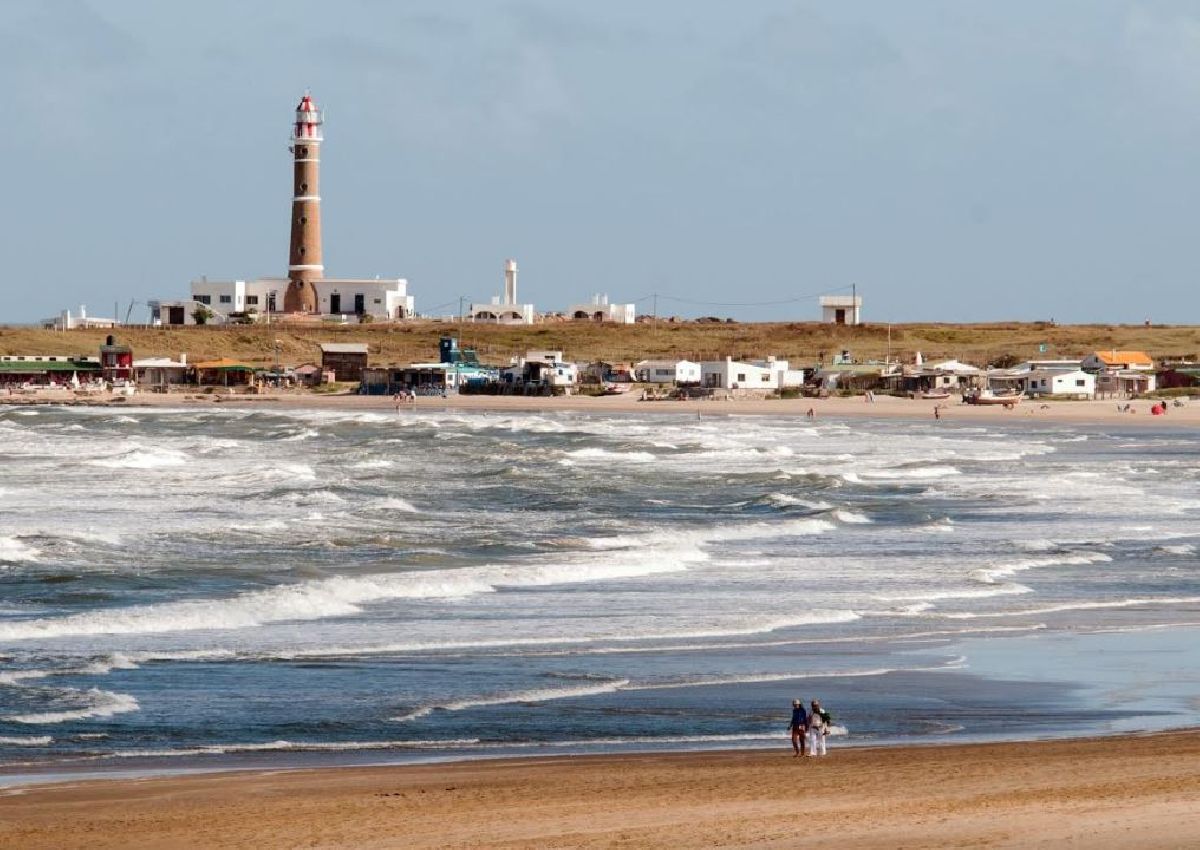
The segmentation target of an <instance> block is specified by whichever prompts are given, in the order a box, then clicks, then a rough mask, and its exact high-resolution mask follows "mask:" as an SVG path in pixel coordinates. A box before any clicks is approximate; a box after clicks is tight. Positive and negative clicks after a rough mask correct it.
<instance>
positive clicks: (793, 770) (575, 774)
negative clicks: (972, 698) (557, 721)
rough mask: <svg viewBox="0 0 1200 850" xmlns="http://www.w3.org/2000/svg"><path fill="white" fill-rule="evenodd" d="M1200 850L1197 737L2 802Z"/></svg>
mask: <svg viewBox="0 0 1200 850" xmlns="http://www.w3.org/2000/svg"><path fill="white" fill-rule="evenodd" d="M1198 845H1200V733H1196V732H1178V733H1163V734H1156V735H1147V736H1133V737H1130V736H1125V737H1120V738H1117V737H1114V738H1102V739H1089V740H1077V741H1065V742H1039V743H1010V744H981V745H960V746H936V747H906V748H899V747H897V748H879V749H844V750H836V751H833V752H832V753H831V755H830V756H829V757H827V758H826V759H794V758H792V757H791V753H790V751H789V750H788V749H787V747H786V742H782V741H781V747H780V749H779V750H778V751H769V752H766V751H754V752H726V753H700V754H671V755H635V756H585V757H576V758H552V759H519V760H518V759H509V760H496V761H476V762H460V763H455V764H438V765H423V766H415V767H412V766H410V767H393V768H387V767H376V768H341V769H323V770H302V771H287V772H259V773H235V774H215V775H200V776H187V777H177V778H161V779H147V780H137V781H132V780H112V781H103V782H86V783H79V784H70V785H58V786H46V787H41V788H31V789H28V790H27V791H25V793H20V794H17V795H13V796H6V797H3V798H0V846H3V847H21V848H28V850H37V849H38V848H55V850H70V848H90V850H99V848H118V847H120V848H128V847H139V848H200V847H203V848H234V847H239V848H240V847H253V848H256V850H267V849H268V848H284V847H287V848H292V847H318V848H363V849H364V850H366V849H367V848H401V847H404V848H434V847H472V848H475V847H488V848H548V847H586V848H601V847H620V848H650V847H671V848H681V847H738V848H790V847H804V848H848V847H856V848H857V847H869V848H897V847H909V848H917V847H947V848H948V847H1020V848H1037V847H1047V848H1048V847H1080V848H1089V850H1095V848H1118V847H1138V848H1183V847H1195V846H1198Z"/></svg>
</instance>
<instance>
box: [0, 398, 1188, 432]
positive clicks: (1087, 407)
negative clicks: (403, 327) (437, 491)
mask: <svg viewBox="0 0 1200 850" xmlns="http://www.w3.org/2000/svg"><path fill="white" fill-rule="evenodd" d="M73 401H74V399H73V397H72V396H71V395H70V394H69V393H62V394H60V395H58V396H56V395H53V394H51V393H45V394H43V395H42V396H41V397H32V396H9V397H0V404H20V405H27V404H47V403H49V404H53V403H59V404H62V403H72V402H73ZM80 403H83V404H99V405H109V404H111V405H112V406H114V407H118V406H119V407H130V408H132V407H179V406H193V405H206V406H213V407H217V406H226V405H230V406H238V407H250V408H254V409H272V408H285V407H287V408H307V409H316V410H321V409H330V410H388V411H395V410H396V404H395V402H393V401H392V399H391V398H390V397H388V396H360V395H348V394H346V395H341V394H339V395H332V394H329V395H326V394H319V393H277V394H271V393H268V394H263V395H253V396H246V395H240V394H239V395H222V394H212V395H186V394H179V393H176V394H170V395H156V394H151V393H146V394H141V395H137V396H134V397H132V398H130V399H127V400H121V401H112V400H111V399H107V398H95V399H89V400H86V401H82V402H80ZM1126 403H1128V404H1129V405H1130V407H1131V408H1132V410H1133V412H1131V413H1128V412H1122V411H1121V410H1120V408H1123V407H1124V406H1125V405H1126ZM1152 404H1153V402H1151V401H1149V400H1137V401H1131V402H1126V401H1124V400H1121V401H1117V400H1103V401H1102V400H1096V401H1030V400H1028V399H1026V400H1025V401H1023V402H1022V403H1021V404H1019V405H1017V406H1016V407H1015V408H1013V409H1011V410H1006V409H1005V408H1004V407H1002V406H974V405H967V404H960V403H959V402H958V401H956V400H955V398H951V399H950V400H948V401H932V400H927V399H907V398H898V397H894V396H876V398H875V401H874V402H867V401H865V400H864V398H863V397H862V396H854V397H849V398H840V397H839V398H825V399H810V398H802V399H785V400H779V399H736V400H732V401H640V400H639V393H636V392H633V393H629V394H627V395H623V396H559V397H542V396H492V395H450V396H448V397H446V398H441V397H436V396H422V397H418V398H417V400H416V401H415V402H413V403H405V404H402V405H401V406H400V408H399V411H400V413H401V414H403V413H404V412H406V411H412V410H417V411H440V410H463V411H486V412H496V413H504V412H518V411H519V412H525V413H528V412H544V413H555V412H571V413H597V414H620V413H662V414H673V415H680V414H686V415H688V416H695V415H697V414H699V415H700V416H733V415H737V416H784V417H789V418H804V417H805V416H806V415H807V413H808V411H809V410H810V409H811V410H812V411H813V414H814V416H815V417H816V418H817V419H826V418H829V419H847V418H857V417H871V418H880V419H927V420H932V419H933V418H934V409H935V408H938V412H939V415H940V416H941V418H942V419H943V420H945V421H947V422H966V423H971V424H985V423H988V424H991V423H995V424H1001V423H1009V424H1020V423H1030V422H1039V421H1040V422H1059V423H1067V424H1077V425H1086V424H1093V425H1100V424H1104V425H1118V424H1119V425H1123V426H1128V425H1133V426H1148V427H1156V428H1170V427H1179V426H1187V427H1195V426H1197V425H1200V403H1196V404H1190V403H1185V404H1184V405H1183V406H1181V407H1175V406H1173V405H1169V406H1168V413H1167V414H1166V415H1164V416H1152V415H1150V407H1151V405H1152Z"/></svg>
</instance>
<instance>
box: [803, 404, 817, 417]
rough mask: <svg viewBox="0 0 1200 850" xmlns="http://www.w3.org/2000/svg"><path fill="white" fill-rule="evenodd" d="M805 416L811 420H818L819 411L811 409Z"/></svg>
mask: <svg viewBox="0 0 1200 850" xmlns="http://www.w3.org/2000/svg"><path fill="white" fill-rule="evenodd" d="M804 415H805V416H807V417H808V418H809V419H816V418H817V411H815V410H813V409H812V408H811V407H810V408H809V409H808V413H806V414H804Z"/></svg>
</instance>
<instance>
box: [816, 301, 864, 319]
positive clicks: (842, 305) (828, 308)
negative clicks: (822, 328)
mask: <svg viewBox="0 0 1200 850" xmlns="http://www.w3.org/2000/svg"><path fill="white" fill-rule="evenodd" d="M821 322H822V323H823V324H826V325H860V324H862V296H861V295H822V296H821Z"/></svg>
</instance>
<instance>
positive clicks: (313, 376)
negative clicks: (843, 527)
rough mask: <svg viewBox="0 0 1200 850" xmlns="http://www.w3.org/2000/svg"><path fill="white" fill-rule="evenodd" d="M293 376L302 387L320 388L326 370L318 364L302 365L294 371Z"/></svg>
mask: <svg viewBox="0 0 1200 850" xmlns="http://www.w3.org/2000/svg"><path fill="white" fill-rule="evenodd" d="M292 375H294V376H295V378H296V383H298V384H299V385H300V386H302V387H319V386H321V379H322V378H323V377H324V375H325V370H324V369H322V368H321V367H320V366H318V365H317V364H316V363H301V364H300V365H299V366H297V367H296V368H295V369H293V370H292Z"/></svg>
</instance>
